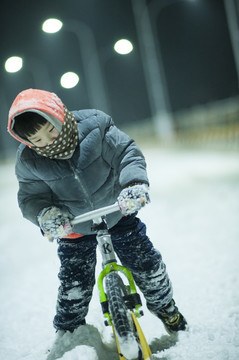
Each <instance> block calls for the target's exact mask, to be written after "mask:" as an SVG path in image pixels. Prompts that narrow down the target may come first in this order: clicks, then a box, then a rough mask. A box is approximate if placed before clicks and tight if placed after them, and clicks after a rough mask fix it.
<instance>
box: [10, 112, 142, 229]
mask: <svg viewBox="0 0 239 360" xmlns="http://www.w3.org/2000/svg"><path fill="white" fill-rule="evenodd" d="M72 113H73V114H74V116H75V117H76V119H77V123H78V129H79V143H78V145H77V148H76V150H75V152H74V154H73V156H72V158H70V159H69V160H51V159H49V158H46V157H43V156H40V155H38V154H37V153H36V152H35V151H34V150H32V149H30V148H29V147H28V146H26V145H25V144H21V145H20V146H19V149H18V152H17V162H16V175H17V178H18V181H19V191H18V202H19V206H20V209H21V211H22V214H23V216H24V217H25V218H27V219H29V220H30V221H32V222H33V223H34V224H36V225H38V221H37V216H38V214H39V212H40V211H41V210H42V209H43V208H46V207H50V206H56V207H59V208H60V209H65V210H67V211H69V212H70V213H71V214H72V215H73V216H77V215H80V214H82V213H85V212H87V211H90V210H92V209H97V208H100V207H103V206H107V205H110V204H113V203H114V202H115V201H116V199H117V197H118V195H119V193H120V191H121V190H122V188H124V187H126V186H127V185H128V184H131V183H135V182H136V183H137V182H139V183H146V184H148V178H147V174H146V163H145V159H144V156H143V154H142V152H141V151H140V149H139V148H138V146H137V145H136V144H135V142H134V141H133V140H132V139H131V138H130V137H129V136H128V135H126V134H125V133H123V132H122V131H120V130H119V129H118V128H117V127H116V126H115V125H114V123H113V121H112V119H111V117H110V116H108V115H107V114H105V113H103V112H102V111H99V110H80V111H72ZM121 217H122V214H121V213H120V212H116V213H114V214H111V215H108V216H107V222H108V226H109V227H112V226H114V225H115V224H116V223H117V222H118V221H119V220H120V218H121ZM91 225H92V224H91V223H90V222H85V223H82V224H78V225H75V226H74V228H73V231H74V232H75V233H78V234H91V233H92V229H91Z"/></svg>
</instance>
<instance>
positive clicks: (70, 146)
mask: <svg viewBox="0 0 239 360" xmlns="http://www.w3.org/2000/svg"><path fill="white" fill-rule="evenodd" d="M77 143H78V128H77V123H76V119H75V117H74V115H73V114H72V113H71V112H70V111H68V110H67V109H66V108H65V121H64V124H63V125H62V129H61V131H60V134H59V136H58V137H57V139H56V140H55V141H54V142H53V143H52V144H51V145H47V146H44V147H37V146H31V149H33V150H34V151H35V152H36V153H37V154H39V155H41V156H45V157H47V158H50V159H58V160H59V159H62V160H65V159H70V158H71V157H72V155H73V153H74V151H75V149H76V146H77Z"/></svg>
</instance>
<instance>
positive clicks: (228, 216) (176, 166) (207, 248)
mask: <svg viewBox="0 0 239 360" xmlns="http://www.w3.org/2000/svg"><path fill="white" fill-rule="evenodd" d="M144 153H145V156H146V159H147V161H148V172H149V177H150V180H151V200H152V202H151V204H150V205H148V206H147V207H146V208H145V209H143V210H142V211H141V214H140V216H141V218H142V219H143V220H144V221H145V222H146V224H147V227H148V234H149V236H150V238H151V240H152V241H153V242H154V244H155V246H156V247H157V248H158V249H159V250H160V251H161V253H162V255H163V258H164V261H165V263H166V264H167V269H168V272H169V275H170V277H171V280H172V282H173V286H174V298H175V300H176V303H177V305H178V306H179V308H180V310H181V311H182V312H183V314H184V315H185V317H186V318H187V320H188V323H189V326H190V330H189V332H188V333H180V335H179V337H178V341H177V342H175V340H174V339H171V338H170V336H168V335H167V334H166V332H165V330H164V328H163V326H162V325H161V322H160V320H158V319H157V318H155V317H153V315H152V314H150V313H149V312H148V311H147V309H144V312H145V316H144V317H143V318H141V319H140V324H141V325H142V328H143V329H144V332H145V335H146V337H147V339H148V342H149V343H150V345H151V348H152V350H153V352H154V359H161V360H163V359H164V360H180V359H183V360H202V359H203V360H238V359H239V155H238V154H236V153H220V152H203V151H196V150H194V151H177V152H176V151H166V150H160V149H145V151H144ZM0 172H1V176H0V195H1V209H0V219H1V220H0V235H1V236H0V359H4V360H42V359H46V357H47V355H46V351H47V349H48V348H50V347H51V345H52V343H53V342H54V338H55V333H54V330H53V327H52V318H53V316H54V310H55V301H56V294H57V287H58V279H57V272H58V267H59V263H58V259H57V255H56V249H57V246H56V244H55V243H53V244H52V243H49V242H48V241H47V240H46V239H45V238H43V237H42V236H41V235H40V233H39V231H38V228H37V227H36V226H34V225H33V224H31V223H30V222H28V221H27V220H25V219H23V218H22V217H21V214H20V211H19V209H18V207H17V203H16V191H17V183H16V180H15V176H14V166H13V164H12V163H10V164H7V165H4V166H1V167H0ZM99 270H100V261H98V265H97V271H99ZM102 320H103V316H102V314H101V310H100V305H99V303H98V296H97V290H96V289H95V292H94V296H93V299H92V301H91V304H90V311H89V314H88V316H87V323H88V324H89V325H88V326H86V327H85V329H84V331H83V330H82V329H81V328H79V329H78V330H77V333H76V334H73V335H72V343H73V344H74V345H75V347H74V348H73V349H72V350H69V351H68V352H66V353H65V354H64V355H63V356H62V357H61V360H117V356H116V354H115V353H114V347H112V339H111V336H110V332H109V330H110V329H109V328H105V327H104V325H103V321H102ZM100 334H101V336H102V337H103V343H102V341H101V338H100ZM78 339H81V340H78ZM65 340H66V341H69V336H68V338H66V339H65Z"/></svg>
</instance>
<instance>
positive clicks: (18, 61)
mask: <svg viewBox="0 0 239 360" xmlns="http://www.w3.org/2000/svg"><path fill="white" fill-rule="evenodd" d="M22 65H23V60H22V58H21V57H19V56H12V57H10V58H8V59H7V60H6V62H5V70H6V71H7V72H9V73H14V72H17V71H19V70H21V68H22Z"/></svg>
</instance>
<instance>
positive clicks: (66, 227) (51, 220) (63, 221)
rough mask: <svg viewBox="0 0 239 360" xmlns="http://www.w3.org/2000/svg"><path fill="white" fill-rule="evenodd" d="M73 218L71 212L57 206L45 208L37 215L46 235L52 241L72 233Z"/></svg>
mask: <svg viewBox="0 0 239 360" xmlns="http://www.w3.org/2000/svg"><path fill="white" fill-rule="evenodd" d="M71 218H72V216H71V214H69V213H68V212H66V211H62V210H60V209H58V208H57V207H55V206H53V207H49V208H45V209H43V210H42V211H41V212H40V214H39V215H38V217H37V219H38V222H39V225H40V228H41V230H42V231H43V233H44V236H46V237H47V238H48V240H50V241H53V240H54V239H60V238H62V237H64V236H66V235H69V234H71V233H72V227H71V224H70V219H71Z"/></svg>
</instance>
